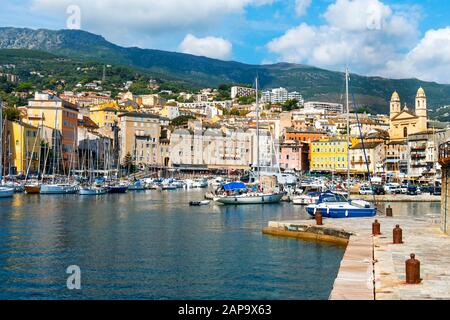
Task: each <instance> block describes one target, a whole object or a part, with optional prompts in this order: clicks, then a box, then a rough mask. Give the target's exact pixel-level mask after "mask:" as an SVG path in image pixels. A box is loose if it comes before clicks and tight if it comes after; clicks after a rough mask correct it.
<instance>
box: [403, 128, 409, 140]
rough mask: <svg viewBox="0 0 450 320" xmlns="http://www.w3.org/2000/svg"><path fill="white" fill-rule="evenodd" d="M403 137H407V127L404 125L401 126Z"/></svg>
mask: <svg viewBox="0 0 450 320" xmlns="http://www.w3.org/2000/svg"><path fill="white" fill-rule="evenodd" d="M403 137H404V138H407V137H408V128H407V127H404V128H403Z"/></svg>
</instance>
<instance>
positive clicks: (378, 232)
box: [372, 220, 381, 236]
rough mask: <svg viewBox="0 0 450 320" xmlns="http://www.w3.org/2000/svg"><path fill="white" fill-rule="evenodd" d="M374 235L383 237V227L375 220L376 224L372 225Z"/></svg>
mask: <svg viewBox="0 0 450 320" xmlns="http://www.w3.org/2000/svg"><path fill="white" fill-rule="evenodd" d="M372 235H374V236H379V235H381V225H380V223H379V222H378V220H375V222H374V223H372Z"/></svg>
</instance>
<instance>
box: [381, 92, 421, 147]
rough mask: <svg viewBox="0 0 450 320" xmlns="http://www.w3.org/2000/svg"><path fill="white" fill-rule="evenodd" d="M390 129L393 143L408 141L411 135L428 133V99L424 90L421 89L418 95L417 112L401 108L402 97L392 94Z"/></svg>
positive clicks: (405, 107) (395, 93)
mask: <svg viewBox="0 0 450 320" xmlns="http://www.w3.org/2000/svg"><path fill="white" fill-rule="evenodd" d="M390 119H391V123H390V129H389V134H390V138H391V141H406V139H407V138H408V136H409V135H411V134H416V133H419V132H424V131H427V129H428V125H427V121H428V120H427V97H426V95H425V91H424V90H423V88H419V90H418V91H417V95H416V105H415V111H411V110H409V108H408V107H407V106H406V104H405V106H404V108H403V109H402V108H401V101H400V96H399V94H398V93H397V91H396V92H394V93H393V94H392V98H391V102H390Z"/></svg>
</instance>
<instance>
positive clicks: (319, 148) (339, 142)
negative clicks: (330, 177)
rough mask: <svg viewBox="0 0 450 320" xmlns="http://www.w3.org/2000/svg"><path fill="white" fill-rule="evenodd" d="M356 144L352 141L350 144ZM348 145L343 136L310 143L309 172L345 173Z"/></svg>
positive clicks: (354, 140) (355, 141) (355, 140)
mask: <svg viewBox="0 0 450 320" xmlns="http://www.w3.org/2000/svg"><path fill="white" fill-rule="evenodd" d="M356 143H358V139H352V141H351V144H352V145H355V144H356ZM347 156H348V145H347V138H346V137H343V136H337V137H326V138H322V139H320V140H316V141H313V142H312V143H311V165H310V167H311V171H312V172H330V173H332V172H334V173H345V172H347V160H348V159H347Z"/></svg>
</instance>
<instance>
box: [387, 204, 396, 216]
mask: <svg viewBox="0 0 450 320" xmlns="http://www.w3.org/2000/svg"><path fill="white" fill-rule="evenodd" d="M393 216H394V215H393V212H392V208H391V206H388V207H387V208H386V217H393Z"/></svg>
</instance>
